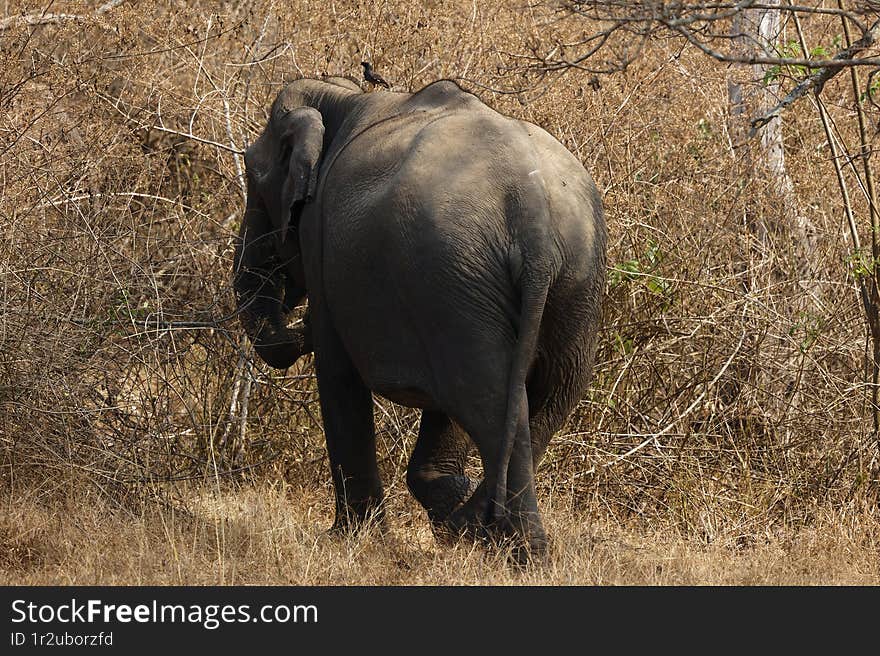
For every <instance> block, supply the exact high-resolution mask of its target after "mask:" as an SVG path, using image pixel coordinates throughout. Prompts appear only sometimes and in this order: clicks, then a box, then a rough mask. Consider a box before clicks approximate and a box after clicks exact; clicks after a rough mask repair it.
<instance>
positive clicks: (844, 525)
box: [0, 484, 880, 585]
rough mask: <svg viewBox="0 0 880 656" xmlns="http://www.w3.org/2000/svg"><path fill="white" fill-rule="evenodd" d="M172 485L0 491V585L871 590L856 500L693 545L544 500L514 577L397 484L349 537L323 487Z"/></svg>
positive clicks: (875, 527) (871, 544) (665, 528)
mask: <svg viewBox="0 0 880 656" xmlns="http://www.w3.org/2000/svg"><path fill="white" fill-rule="evenodd" d="M178 493H179V494H182V495H183V496H181V497H178V498H177V501H178V504H177V506H176V508H174V509H173V510H172V509H167V508H166V509H164V510H163V509H161V508H157V507H156V506H153V505H147V506H144V507H143V508H142V509H141V511H140V512H131V511H117V512H111V513H108V512H107V509H106V507H105V503H104V501H103V500H102V499H100V498H95V497H94V496H93V497H91V498H89V497H87V496H86V495H78V496H74V497H71V498H68V499H67V500H65V501H62V502H57V503H51V504H45V503H40V502H35V501H34V500H33V499H31V498H25V497H13V498H12V499H9V500H8V501H7V502H5V507H4V509H3V510H4V513H5V517H4V519H3V520H2V523H0V552H2V553H3V554H4V555H3V556H2V557H0V558H2V560H0V585H3V584H28V585H83V584H102V585H120V584H125V585H131V584H137V585H218V584H219V585H231V584H269V585H435V584H439V585H511V584H516V585H573V584H574V585H703V584H709V585H782V584H784V585H816V584H822V585H878V584H880V559H878V558H877V550H878V547H880V521H878V519H877V517H876V515H872V514H866V513H865V512H863V511H862V510H859V509H857V508H855V507H852V506H849V507H845V508H841V507H836V506H835V507H828V506H826V507H821V508H816V509H815V510H814V519H813V522H811V526H810V528H803V527H799V526H789V527H779V528H777V529H775V530H770V531H767V530H764V529H763V528H762V527H758V526H755V527H752V529H751V530H748V529H745V528H744V527H743V530H727V531H726V532H725V533H721V534H718V535H715V536H714V538H713V539H711V540H698V539H694V537H693V536H685V535H681V534H680V532H679V531H677V530H676V528H675V527H674V526H671V525H670V524H669V523H668V522H666V523H659V522H658V523H654V522H642V521H629V522H627V523H625V524H621V523H616V522H613V521H611V520H609V519H608V518H603V519H596V518H595V517H592V516H590V515H589V514H587V513H578V512H573V511H572V510H571V509H570V508H568V507H561V506H568V505H569V503H568V501H569V500H567V499H565V498H564V497H563V498H560V499H555V498H554V499H553V503H551V504H550V506H551V507H550V509H549V510H548V512H547V526H548V528H549V530H550V531H551V533H552V538H553V545H552V549H551V553H550V556H549V559H548V562H546V563H545V564H543V565H542V566H540V567H535V568H533V569H530V570H528V571H518V570H516V569H514V568H511V567H509V566H507V565H506V563H505V561H504V556H503V554H497V553H494V552H487V551H485V550H483V549H480V548H478V547H475V546H473V545H471V544H460V545H456V546H452V547H441V546H438V545H437V544H436V542H435V541H434V538H433V536H432V535H431V532H430V529H429V527H428V524H427V521H426V520H425V519H424V517H423V516H422V513H421V512H420V511H419V509H418V508H417V506H416V505H415V504H414V503H413V502H411V501H410V500H409V499H408V498H407V496H406V495H405V493H404V492H403V491H402V490H397V491H396V493H393V494H392V500H391V503H390V507H389V510H390V511H391V514H392V516H393V519H392V520H391V521H389V522H388V523H387V524H388V525H387V528H386V529H385V530H384V531H380V530H379V529H378V528H374V529H372V530H370V531H368V532H367V533H365V534H362V535H359V536H356V537H352V538H339V537H334V536H331V535H330V534H328V533H326V532H325V530H324V529H325V528H326V526H328V525H329V522H330V519H331V518H330V517H329V516H328V508H329V507H330V504H329V502H330V492H329V490H327V489H324V490H321V491H320V493H316V492H315V491H314V490H303V489H296V488H293V487H291V486H289V485H286V484H263V485H260V486H257V487H250V486H247V487H240V488H236V489H234V490H228V491H222V492H212V491H210V490H209V489H208V488H205V487H203V486H199V487H195V488H192V489H186V490H179V491H178ZM557 504H559V505H557ZM753 531H757V532H753Z"/></svg>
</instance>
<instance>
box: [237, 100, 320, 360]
mask: <svg viewBox="0 0 880 656" xmlns="http://www.w3.org/2000/svg"><path fill="white" fill-rule="evenodd" d="M323 142H324V123H323V121H322V119H321V114H320V112H318V111H317V110H316V109H313V108H311V107H294V108H290V107H285V106H284V105H283V103H277V102H276V103H275V106H273V108H272V113H271V115H270V117H269V121H268V124H267V126H266V129H265V131H264V132H263V134H262V135H260V138H259V139H257V140H256V141H255V142H254V143H253V145H251V147H250V148H248V150H247V152H246V153H245V165H246V167H247V207H246V210H245V217H244V220H243V221H242V226H241V233H240V234H239V241H238V244H237V249H236V258H235V278H234V283H235V290H236V295H237V297H238V307H239V311H240V317H241V321H242V325H243V326H244V328H245V331H246V332H247V334H248V337H250V339H251V341H252V342H253V343H254V347H255V348H256V350H257V353H258V354H259V356H260V357H261V358H262V359H263V360H265V361H266V363H267V364H269V365H270V366H272V367H277V368H279V369H286V368H287V367H289V366H290V365H292V364H293V363H294V362H295V361H296V359H297V358H298V357H299V356H300V355H303V353H305V352H308V350H310V349H311V346H310V345H308V343H307V342H308V340H307V338H306V337H305V336H304V333H303V331H302V330H291V329H289V328H287V326H286V325H285V323H286V322H285V317H284V315H285V313H286V311H287V310H289V309H291V307H292V306H293V305H295V304H296V303H298V302H299V301H301V300H302V297H303V296H304V295H305V281H304V276H303V274H302V264H301V262H300V253H299V239H298V236H297V231H296V224H297V222H298V221H299V215H300V213H301V212H302V208H303V206H304V205H305V204H306V203H308V202H310V201H312V200H313V198H314V196H315V187H316V185H317V179H318V168H319V163H320V159H321V152H322V150H323Z"/></svg>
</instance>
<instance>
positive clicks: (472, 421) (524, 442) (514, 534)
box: [446, 381, 547, 561]
mask: <svg viewBox="0 0 880 656" xmlns="http://www.w3.org/2000/svg"><path fill="white" fill-rule="evenodd" d="M505 382H506V381H505ZM505 387H506V386H505ZM499 388H501V384H500V383H499ZM522 399H523V400H522V404H521V407H519V408H514V409H513V410H514V411H516V413H517V416H518V421H517V424H518V426H517V436H516V439H515V442H514V447H513V452H512V453H511V456H510V462H509V466H508V468H507V493H506V498H505V499H503V500H495V501H494V503H496V504H497V503H502V504H503V507H502V508H501V509H500V512H498V510H497V509H495V508H493V507H492V505H491V504H492V503H493V501H492V499H491V491H493V490H494V489H495V486H496V482H497V481H498V476H499V470H498V464H499V457H500V446H501V437H502V435H503V432H504V427H505V422H506V416H507V394H506V389H504V390H503V391H502V390H501V389H499V390H498V391H497V393H495V394H491V395H486V396H484V397H483V399H481V401H482V403H480V402H479V401H478V400H477V402H476V403H473V404H472V405H469V406H467V407H466V408H465V410H464V414H463V415H462V416H461V417H460V418H459V420H460V421H461V423H462V425H463V426H464V427H465V429H466V430H467V432H468V434H469V435H470V436H471V438H472V439H473V441H474V443H475V444H476V445H477V448H478V449H479V451H480V458H481V460H482V462H483V471H484V473H485V477H484V480H483V482H482V483H481V484H480V486H479V487H478V488H477V489H476V491H475V492H474V493H473V494H472V495H471V497H470V498H469V499H468V500H467V502H465V503H464V505H462V506H461V507H460V508H458V509H457V510H455V511H454V512H453V513H452V514H451V515H450V516H449V518H448V520H447V521H446V524H447V526H448V528H449V531H450V532H452V533H456V534H459V535H470V536H473V537H476V538H478V539H479V538H484V539H488V540H501V541H503V540H507V539H512V540H513V542H514V543H515V545H516V547H517V558H518V559H519V560H521V561H523V560H526V559H528V557H529V554H531V555H534V556H537V555H540V554H542V553H543V552H544V551H545V549H546V546H547V538H546V533H545V532H544V527H543V525H542V522H541V516H540V513H539V511H538V502H537V496H536V494H535V478H534V470H533V467H532V455H531V443H530V436H529V425H528V403H527V401H526V400H525V395H524V394H523V395H522ZM475 400H476V399H475Z"/></svg>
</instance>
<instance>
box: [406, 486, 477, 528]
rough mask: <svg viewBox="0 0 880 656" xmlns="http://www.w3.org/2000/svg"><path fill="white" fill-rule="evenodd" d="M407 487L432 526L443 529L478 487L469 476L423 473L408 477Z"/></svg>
mask: <svg viewBox="0 0 880 656" xmlns="http://www.w3.org/2000/svg"><path fill="white" fill-rule="evenodd" d="M407 486H408V487H409V489H410V492H412V494H413V496H414V497H415V498H416V499H417V500H418V502H419V503H420V504H422V507H423V508H424V509H425V511H426V512H427V513H428V519H429V520H431V525H432V526H433V527H434V528H435V529H436V528H438V527H442V526H443V524H444V522H445V521H446V519H447V518H448V517H449V516H450V515H451V514H452V513H453V512H454V511H455V510H457V509H458V508H460V507H461V506H462V505H463V504H464V503H465V501H467V499H468V497H470V496H471V495H472V494H473V492H474V490H475V489H476V487H477V483H476V481H473V480H471V479H470V478H468V477H467V476H461V475H451V474H450V475H441V476H436V475H435V476H428V475H424V474H422V473H421V472H417V473H415V474H409V475H408V476H407Z"/></svg>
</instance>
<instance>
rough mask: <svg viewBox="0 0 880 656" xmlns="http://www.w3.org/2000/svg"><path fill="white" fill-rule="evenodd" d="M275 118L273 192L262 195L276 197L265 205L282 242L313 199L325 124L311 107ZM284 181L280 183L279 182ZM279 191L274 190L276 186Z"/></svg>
mask: <svg viewBox="0 0 880 656" xmlns="http://www.w3.org/2000/svg"><path fill="white" fill-rule="evenodd" d="M279 114H280V115H279V116H278V117H277V118H276V121H277V122H276V126H275V127H276V130H275V133H276V135H278V140H279V144H278V145H279V146H280V149H279V159H278V161H277V162H275V164H274V166H275V167H276V171H275V172H274V174H273V175H271V176H270V177H271V178H272V179H273V182H274V183H275V184H274V185H272V186H274V187H276V188H274V189H267V190H266V191H265V193H264V198H265V194H278V196H279V197H278V198H277V200H276V202H269V203H267V207H268V209H269V214H270V217H271V219H272V223H273V224H274V227H275V229H276V230H278V231H279V235H280V237H281V242H282V243H284V240H285V239H286V238H287V230H288V227H289V225H290V223H291V221H292V220H295V219H296V218H297V217H298V216H299V212H300V211H301V209H302V205H303V204H305V203H308V202H310V201H312V200H313V199H314V197H315V187H316V186H317V181H318V167H319V163H320V160H321V151H322V148H323V144H324V122H323V120H322V118H321V113H320V112H318V111H317V110H316V109H313V108H311V107H297V108H296V109H292V110H289V111H284V110H282V111H281V112H279ZM282 181H283V182H282ZM279 182H280V183H281V184H280V188H277V186H278V183H279Z"/></svg>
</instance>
